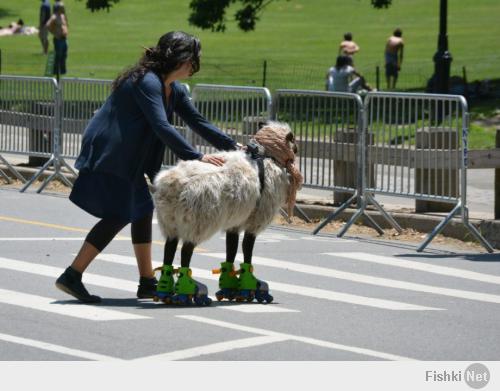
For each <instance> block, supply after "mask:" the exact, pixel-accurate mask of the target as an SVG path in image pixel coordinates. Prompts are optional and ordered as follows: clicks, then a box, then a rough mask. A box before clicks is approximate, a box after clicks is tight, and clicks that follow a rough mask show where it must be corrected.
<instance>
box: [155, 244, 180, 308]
mask: <svg viewBox="0 0 500 391" xmlns="http://www.w3.org/2000/svg"><path fill="white" fill-rule="evenodd" d="M178 243H179V239H178V238H167V240H166V241H165V247H164V249H163V266H162V267H161V268H156V269H155V271H156V270H158V269H161V277H160V281H158V285H157V286H156V295H154V296H153V300H154V301H158V300H161V301H163V302H164V303H166V304H170V303H171V302H172V296H173V295H174V283H175V282H174V267H173V266H172V264H173V263H174V257H175V251H176V250H177V244H178Z"/></svg>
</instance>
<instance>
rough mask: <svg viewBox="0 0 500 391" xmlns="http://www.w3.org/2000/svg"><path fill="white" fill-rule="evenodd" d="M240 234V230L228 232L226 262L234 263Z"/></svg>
mask: <svg viewBox="0 0 500 391" xmlns="http://www.w3.org/2000/svg"><path fill="white" fill-rule="evenodd" d="M239 240H240V234H239V232H238V231H227V232H226V262H229V263H234V259H235V258H236V253H237V252H238V242H239Z"/></svg>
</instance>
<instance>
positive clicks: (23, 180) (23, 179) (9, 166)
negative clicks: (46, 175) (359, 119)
mask: <svg viewBox="0 0 500 391" xmlns="http://www.w3.org/2000/svg"><path fill="white" fill-rule="evenodd" d="M0 160H1V161H2V162H3V164H5V165H6V166H7V168H8V169H9V171H10V172H11V173H12V174H13V175H14V176H15V177H16V178H17V179H19V180H20V181H21V182H22V183H26V178H24V177H23V176H22V175H21V174H19V172H18V171H17V170H16V169H15V168H14V167H13V166H12V164H10V163H9V162H8V161H7V160H5V158H4V157H3V156H2V155H0ZM9 183H10V182H9Z"/></svg>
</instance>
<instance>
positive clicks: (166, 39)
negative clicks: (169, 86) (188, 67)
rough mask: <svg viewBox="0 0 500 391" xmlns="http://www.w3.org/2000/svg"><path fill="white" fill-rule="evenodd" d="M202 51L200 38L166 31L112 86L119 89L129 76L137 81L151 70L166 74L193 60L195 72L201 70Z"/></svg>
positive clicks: (180, 32)
mask: <svg viewBox="0 0 500 391" xmlns="http://www.w3.org/2000/svg"><path fill="white" fill-rule="evenodd" d="M200 51H201V44H200V41H199V40H198V38H196V37H194V36H192V35H190V34H187V33H184V32H182V31H171V32H169V33H166V34H165V35H163V36H161V37H160V39H159V40H158V44H157V45H156V46H154V47H151V48H147V49H146V51H145V53H144V54H143V55H142V57H141V58H140V59H139V62H138V63H137V64H135V65H133V66H132V67H130V68H128V69H126V70H125V71H123V72H122V73H121V74H119V75H118V77H117V78H116V79H115V80H114V81H113V84H112V86H111V88H112V90H115V89H117V88H118V87H120V85H121V84H122V83H123V82H124V81H125V80H127V79H128V78H129V77H130V78H131V79H132V82H137V81H139V80H141V79H142V78H143V77H144V75H145V74H146V72H149V71H151V72H154V73H156V74H157V75H161V76H165V75H167V74H169V73H170V72H172V71H175V70H176V69H177V68H179V66H180V65H181V64H182V63H183V62H186V61H191V64H192V66H193V70H192V74H194V73H196V72H198V71H199V70H200Z"/></svg>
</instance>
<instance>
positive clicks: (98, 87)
mask: <svg viewBox="0 0 500 391" xmlns="http://www.w3.org/2000/svg"><path fill="white" fill-rule="evenodd" d="M111 83H112V81H111V80H96V79H79V78H61V79H60V81H59V86H60V89H61V97H62V108H61V130H62V150H61V156H62V157H63V158H70V159H75V158H76V157H77V156H78V154H79V153H80V147H81V142H82V135H83V132H84V130H85V128H86V126H87V124H88V122H89V121H90V119H91V118H92V116H93V115H94V113H95V112H96V111H97V110H98V109H99V108H100V107H101V106H102V105H103V104H104V102H105V101H106V99H107V98H108V96H109V94H110V91H111Z"/></svg>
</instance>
